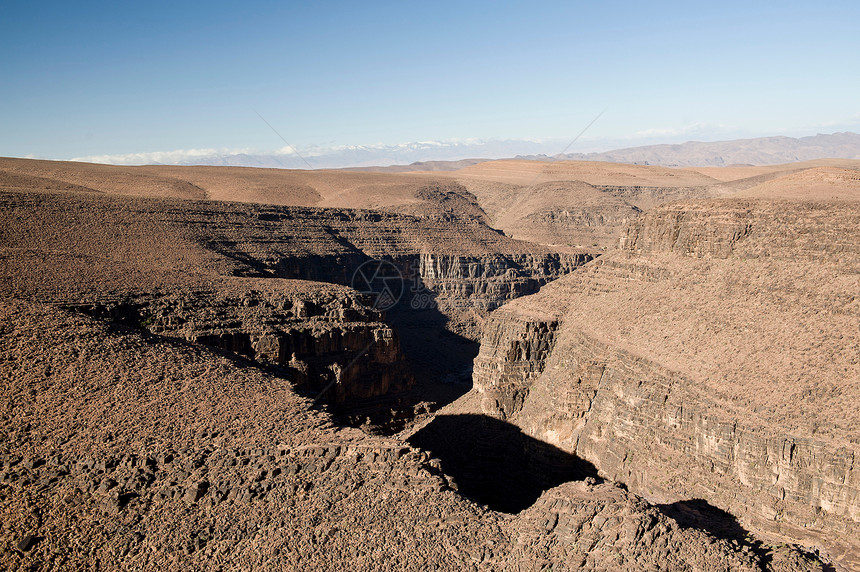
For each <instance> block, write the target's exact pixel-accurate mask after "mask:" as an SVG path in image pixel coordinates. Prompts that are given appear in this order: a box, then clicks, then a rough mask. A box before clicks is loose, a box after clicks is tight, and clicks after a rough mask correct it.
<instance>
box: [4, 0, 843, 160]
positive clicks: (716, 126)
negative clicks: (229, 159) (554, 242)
mask: <svg viewBox="0 0 860 572" xmlns="http://www.w3.org/2000/svg"><path fill="white" fill-rule="evenodd" d="M858 22H860V3H857V2H847V1H846V2H823V3H819V4H817V5H815V4H813V3H807V2H803V3H800V2H743V3H741V2H711V3H706V4H698V3H690V2H677V3H676V2H663V3H659V2H658V3H645V2H599V3H598V2H544V3H541V4H534V3H525V2H523V3H514V2H471V3H464V2H451V3H448V2H433V3H429V2H428V3H413V2H404V1H401V2H390V3H389V2H375V3H363V2H342V3H341V2H316V3H293V2H271V3H269V2H246V3H239V2H229V3H227V2H217V1H216V2H206V3H199V4H198V3H193V2H187V3H176V4H174V3H160V2H137V3H124V2H120V3H114V2H105V3H94V2H81V3H65V2H64V3H52V2H41V3H40V2H26V3H25V2H16V1H12V2H8V1H7V2H6V3H4V8H3V11H2V15H0V73H2V76H0V77H2V83H0V155H3V156H18V157H21V156H35V157H43V158H55V159H68V158H72V157H83V156H91V155H108V154H117V155H121V154H127V153H149V152H155V151H172V150H190V149H219V150H245V151H253V152H266V151H272V150H275V149H278V148H281V147H283V142H282V141H281V140H280V139H278V137H277V136H276V135H275V134H274V133H273V132H272V131H271V130H270V129H269V128H268V127H267V126H266V125H265V123H263V122H262V121H261V120H260V118H259V117H258V116H257V115H256V113H255V110H256V111H258V112H259V113H260V114H261V115H263V116H264V117H265V118H266V119H267V120H268V121H269V123H271V124H272V125H273V126H275V127H276V128H277V130H278V131H279V132H280V133H281V134H282V135H283V137H284V138H286V140H287V141H289V142H290V143H292V144H293V145H295V146H296V147H298V148H299V149H300V150H302V149H310V148H320V147H322V148H325V147H328V146H341V145H371V144H397V143H404V142H412V141H428V140H441V141H447V140H459V139H521V138H535V139H542V140H558V141H564V140H570V139H572V138H573V136H574V135H576V134H577V133H578V132H579V131H580V130H581V129H582V128H583V127H584V126H585V125H586V124H588V123H589V122H590V121H591V120H592V119H593V118H594V117H595V116H596V115H597V114H598V113H600V112H601V111H602V110H604V109H606V113H605V114H604V115H603V116H602V117H601V118H600V120H599V121H598V122H596V123H595V124H594V125H593V126H592V127H591V128H590V129H589V131H588V132H587V133H586V136H584V137H583V138H582V139H581V140H580V141H578V142H577V143H576V145H574V146H573V147H572V148H571V149H570V151H571V152H574V151H591V150H602V149H603V148H610V147H618V146H629V145H633V144H640V143H650V142H656V141H676V142H682V141H686V140H690V139H697V140H719V139H731V138H736V137H753V136H762V135H773V134H785V135H795V136H796V135H811V134H815V133H818V132H822V133H831V132H834V131H844V130H853V131H860V73H858V70H860V33H858ZM560 150H561V149H559V151H560Z"/></svg>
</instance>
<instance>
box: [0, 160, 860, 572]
mask: <svg viewBox="0 0 860 572" xmlns="http://www.w3.org/2000/svg"><path fill="white" fill-rule="evenodd" d="M464 164H465V166H464V167H462V168H460V169H457V170H445V171H429V170H428V171H423V172H422V171H406V170H403V169H401V170H400V171H402V172H395V171H394V170H389V171H385V172H383V171H379V172H374V171H373V170H364V171H349V170H316V171H310V170H308V171H305V170H284V169H263V168H240V167H193V166H140V167H119V166H109V165H97V164H89V163H75V162H58V161H42V160H30V159H11V158H0V219H2V220H0V260H2V264H0V300H2V303H0V313H2V319H0V379H2V381H0V515H2V518H0V569H6V570H223V571H227V570H252V569H254V570H349V569H354V570H365V569H373V570H421V571H426V570H517V571H519V570H580V569H582V570H654V571H656V570H667V571H674V570H690V571H693V570H703V571H704V570H708V571H710V570H713V571H718V570H719V571H722V570H725V571H728V570H773V571H798V572H799V571H812V570H822V571H823V570H842V571H844V570H860V160H849V159H820V160H814V161H806V162H795V163H787V164H782V165H767V166H753V165H737V166H725V167H701V168H699V167H671V168H670V167H659V166H652V165H635V164H624V163H605V162H592V161H555V162H551V161H538V160H525V159H519V160H499V161H482V162H475V163H474V164H473V163H472V162H466V163H464Z"/></svg>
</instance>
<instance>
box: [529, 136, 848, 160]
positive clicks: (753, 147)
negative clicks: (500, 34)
mask: <svg viewBox="0 0 860 572" xmlns="http://www.w3.org/2000/svg"><path fill="white" fill-rule="evenodd" d="M529 158H535V159H540V158H541V157H529ZM543 158H544V159H548V157H543ZM558 158H561V157H555V158H554V159H558ZM563 158H564V159H572V160H579V161H609V162H612V163H636V164H640V165H662V166H666V167H723V166H726V165H741V164H745V165H776V164H780V163H792V162H795V161H810V160H813V159H825V158H832V159H860V135H858V134H856V133H850V132H845V133H833V134H832V135H822V134H818V135H813V136H810V137H800V138H794V137H759V138H757V139H735V140H733V141H714V142H711V143H703V142H700V141H688V142H687V143H681V144H678V145H647V146H645V147H629V148H627V149H616V150H614V151H606V152H603V153H570V154H568V155H564V156H563Z"/></svg>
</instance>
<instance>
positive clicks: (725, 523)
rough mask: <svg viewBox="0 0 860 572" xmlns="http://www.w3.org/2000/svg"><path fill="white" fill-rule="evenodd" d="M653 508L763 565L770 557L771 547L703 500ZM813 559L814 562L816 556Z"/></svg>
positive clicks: (732, 518)
mask: <svg viewBox="0 0 860 572" xmlns="http://www.w3.org/2000/svg"><path fill="white" fill-rule="evenodd" d="M656 506H657V509H659V510H660V512H662V513H663V514H665V515H666V516H668V517H670V518H672V519H673V520H675V522H677V523H678V525H680V526H681V528H695V529H698V530H703V531H705V532H707V533H708V534H710V535H711V536H714V537H716V538H720V539H724V540H728V541H730V542H731V541H735V542H737V543H738V545H739V546H741V547H744V546H745V547H747V548H749V550H750V551H752V552H753V553H755V554H756V555H757V556H758V557H759V558H761V561H762V563H763V564H765V565H766V564H768V563H769V562H770V561H771V560H772V558H773V555H772V553H771V549H772V547H770V546H768V545H767V544H765V543H763V542H762V541H761V540H758V539H757V538H755V536H753V535H752V533H750V531H749V530H747V529H746V528H744V527H743V526H741V524H740V523H739V522H738V519H737V518H735V517H734V516H733V515H732V514H730V513H728V512H726V511H724V510H723V509H721V508H718V507H715V506H714V505H712V504H711V503H709V502H708V501H706V500H704V499H689V500H682V501H677V502H673V503H670V504H658V505H656ZM813 557H814V558H816V559H817V558H818V555H814V556H813ZM824 570H825V571H830V570H833V571H835V568H833V567H831V566H829V565H827V564H825V566H824Z"/></svg>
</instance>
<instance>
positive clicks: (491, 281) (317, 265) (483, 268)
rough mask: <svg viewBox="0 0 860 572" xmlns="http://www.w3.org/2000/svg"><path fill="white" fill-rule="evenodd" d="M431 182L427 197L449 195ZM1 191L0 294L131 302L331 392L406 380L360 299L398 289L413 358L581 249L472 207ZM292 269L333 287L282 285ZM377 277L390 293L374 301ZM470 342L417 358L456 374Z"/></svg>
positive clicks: (124, 308)
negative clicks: (443, 215)
mask: <svg viewBox="0 0 860 572" xmlns="http://www.w3.org/2000/svg"><path fill="white" fill-rule="evenodd" d="M430 191H432V189H431V190H428V192H430ZM433 192H436V191H433ZM439 192H441V191H439ZM446 196H447V195H445V196H441V198H440V199H439V200H441V201H443V202H445V201H447V202H451V200H454V199H450V198H449V199H446V198H445V197H446ZM454 198H456V197H454ZM464 200H465V199H464ZM455 202H456V201H455ZM0 203H2V206H3V209H2V213H3V214H2V215H0V217H2V219H3V220H2V224H3V227H4V231H5V234H4V244H3V249H2V252H0V256H3V258H4V261H5V263H6V264H5V265H4V268H7V269H9V270H8V272H6V273H7V274H9V275H8V276H0V278H2V279H3V281H2V282H0V285H2V286H3V292H4V293H7V294H9V295H13V296H18V297H22V298H29V299H36V300H40V301H46V300H50V301H53V302H55V303H59V304H62V305H66V306H75V307H82V308H86V307H91V308H90V310H91V312H90V313H93V314H96V315H102V316H103V317H107V318H110V319H114V320H116V319H118V318H123V316H121V315H120V314H122V313H123V312H131V314H132V315H131V316H127V318H129V319H130V320H131V322H133V323H131V325H133V326H135V327H138V326H143V327H145V328H146V329H148V330H149V331H151V332H152V333H156V334H159V335H169V336H177V337H181V338H183V339H185V340H187V341H191V342H199V343H203V344H206V345H211V346H216V347H220V348H222V349H225V350H228V351H231V352H234V353H237V354H239V355H243V356H245V357H248V358H250V359H253V360H254V361H255V362H257V363H258V364H261V365H263V366H275V367H279V368H281V371H283V372H284V373H285V374H286V375H287V377H289V378H290V379H293V380H295V381H296V382H297V383H298V384H299V388H300V389H303V390H307V391H308V393H309V394H310V395H315V394H317V393H319V392H320V391H321V390H322V389H324V388H328V389H327V390H326V399H327V400H328V401H329V403H334V404H346V403H353V404H356V402H357V401H358V400H370V399H375V398H380V397H382V396H385V395H389V396H396V395H398V394H400V393H402V392H403V391H405V390H406V389H408V388H409V387H410V386H412V385H413V383H414V378H413V376H412V374H411V373H410V372H409V371H408V368H407V366H406V361H405V358H404V356H403V352H402V351H401V339H402V338H401V337H400V336H398V335H397V333H396V332H395V329H394V328H393V327H392V326H391V325H389V323H388V322H386V320H388V319H390V318H391V317H390V316H386V315H383V314H382V313H381V312H379V311H375V310H374V309H372V308H377V307H379V308H381V309H386V310H388V309H389V306H391V304H390V303H389V302H398V304H397V305H396V307H394V308H391V311H392V313H394V312H398V313H399V314H398V315H399V320H398V322H397V327H398V328H400V329H401V330H404V329H405V330H406V332H407V336H409V340H408V343H405V344H404V348H406V346H407V345H408V348H406V349H408V350H410V355H411V356H412V357H413V361H414V359H415V358H414V356H415V355H416V354H421V355H423V354H425V353H428V352H429V351H430V350H429V349H428V347H429V345H430V344H432V343H433V340H434V339H435V338H437V337H439V336H441V335H442V333H443V332H448V333H450V332H451V331H452V330H455V331H456V332H457V335H462V336H465V338H464V340H466V339H471V340H474V339H475V338H476V337H477V336H478V333H477V331H478V327H479V326H478V324H479V323H480V321H481V319H482V317H483V316H484V315H485V314H486V313H487V312H488V311H489V310H492V309H494V308H496V307H498V306H500V305H501V304H503V303H504V302H506V301H508V300H511V299H514V298H516V297H518V296H522V295H525V294H531V293H534V292H536V291H537V290H538V289H539V288H540V287H541V286H542V285H543V284H545V283H547V282H548V281H551V280H554V279H556V278H558V277H559V276H562V275H564V274H566V273H569V272H571V271H572V270H573V269H574V268H576V267H577V266H579V265H581V264H583V263H585V262H587V261H588V260H590V259H591V258H592V257H593V255H592V254H590V253H589V252H586V251H582V252H572V253H566V254H558V253H555V252H553V251H551V250H550V249H547V248H545V247H541V246H537V245H532V244H529V243H524V242H521V241H516V240H512V239H510V238H508V237H505V236H504V235H502V234H500V233H498V232H496V231H494V230H492V229H490V228H489V227H488V226H486V224H484V223H483V222H482V220H481V218H480V217H477V215H476V217H473V218H469V217H465V218H462V219H461V218H456V217H453V218H451V219H450V220H443V219H440V218H438V217H421V216H415V215H409V214H398V213H392V212H381V211H365V210H353V209H322V208H302V207H278V206H268V205H249V204H236V203H226V202H214V201H192V200H184V201H180V200H170V199H160V200H158V199H144V198H136V199H132V198H128V197H117V196H100V195H97V194H95V193H76V192H44V191H43V192H32V193H24V192H20V193H16V192H4V193H0ZM452 208H453V207H452ZM23 212H26V213H27V215H26V218H21V217H19V216H18V213H23ZM61 228H62V229H65V230H63V231H62V232H58V231H56V230H55V229H61ZM380 264H383V265H385V266H386V267H387V268H389V270H390V274H391V276H386V277H385V278H384V280H385V281H384V282H382V283H380V282H379V281H377V282H376V283H375V284H368V283H367V282H363V281H362V280H361V279H362V278H366V277H368V276H371V277H372V276H375V275H376V271H377V269H378V268H377V267H378V265H380ZM363 265H364V266H363ZM374 265H376V266H374ZM12 269H14V272H13V271H12ZM362 272H364V274H362ZM304 280H311V281H315V282H317V283H328V285H329V286H327V287H329V288H330V289H331V291H332V292H334V293H335V294H333V295H332V297H330V299H326V298H325V296H324V295H323V293H322V292H323V290H324V289H325V288H326V286H320V285H317V286H312V285H307V284H306V287H305V288H304V290H302V289H301V288H298V287H296V286H295V284H300V283H302V282H301V281H304ZM291 285H292V286H291ZM344 287H347V288H344ZM348 287H354V288H356V289H358V290H359V291H362V292H365V295H363V296H360V295H358V293H356V291H355V290H350V289H349V288H348ZM380 287H385V288H389V287H391V288H392V289H394V290H396V293H395V295H394V297H395V299H394V300H385V301H384V302H385V303H383V304H378V302H379V300H377V299H374V298H375V296H377V295H380V291H379V289H380ZM279 290H283V294H278V291H279ZM350 292H351V293H350ZM416 324H417V326H416ZM413 332H417V334H415V335H412V334H413ZM428 339H430V342H429V343H428V342H427V340H428ZM451 339H453V340H455V341H456V340H458V339H459V338H455V337H451ZM457 345H464V344H457ZM467 349H468V348H467ZM462 353H464V354H468V353H469V352H468V351H465V350H463V352H462ZM473 355H474V354H471V355H464V357H463V358H462V359H461V360H459V361H462V362H463V364H460V363H459V361H456V360H451V361H452V363H453V362H455V361H456V363H455V364H454V368H455V369H456V370H457V371H454V372H453V374H452V372H451V371H440V372H437V371H435V370H433V369H432V368H430V369H428V368H426V367H424V364H419V367H418V369H422V370H428V371H430V374H431V375H432V376H435V377H444V376H446V375H465V374H464V373H462V372H464V371H465V368H466V364H465V362H466V361H467V360H470V359H471V357H472V356H473ZM428 359H429V358H428ZM434 361H438V360H434ZM461 370H462V371H461ZM356 405H357V404H356ZM379 407H382V409H385V407H387V404H384V403H380V404H379Z"/></svg>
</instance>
